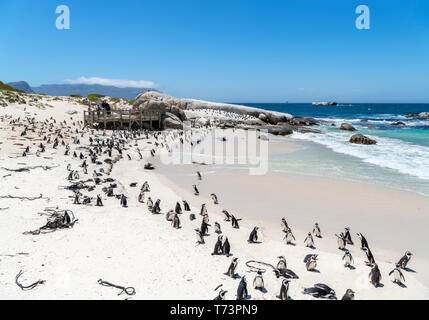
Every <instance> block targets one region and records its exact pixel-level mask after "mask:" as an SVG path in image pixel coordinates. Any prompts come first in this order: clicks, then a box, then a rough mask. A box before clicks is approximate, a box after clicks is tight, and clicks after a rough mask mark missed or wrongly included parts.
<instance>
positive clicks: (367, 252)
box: [363, 247, 375, 265]
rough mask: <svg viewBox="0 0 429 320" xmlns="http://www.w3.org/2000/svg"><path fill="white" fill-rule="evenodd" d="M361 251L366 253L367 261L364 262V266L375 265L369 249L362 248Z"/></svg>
mask: <svg viewBox="0 0 429 320" xmlns="http://www.w3.org/2000/svg"><path fill="white" fill-rule="evenodd" d="M363 251H364V252H365V253H366V257H367V259H368V261H366V264H367V265H371V264H374V263H375V259H374V256H373V255H372V252H371V250H369V248H368V247H366V248H363Z"/></svg>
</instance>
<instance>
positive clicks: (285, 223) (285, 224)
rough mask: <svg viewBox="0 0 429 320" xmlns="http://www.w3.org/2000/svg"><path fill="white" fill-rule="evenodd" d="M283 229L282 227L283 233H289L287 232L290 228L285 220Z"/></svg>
mask: <svg viewBox="0 0 429 320" xmlns="http://www.w3.org/2000/svg"><path fill="white" fill-rule="evenodd" d="M281 227H282V231H283V232H287V230H288V229H289V226H288V224H287V221H286V219H285V218H282V223H281Z"/></svg>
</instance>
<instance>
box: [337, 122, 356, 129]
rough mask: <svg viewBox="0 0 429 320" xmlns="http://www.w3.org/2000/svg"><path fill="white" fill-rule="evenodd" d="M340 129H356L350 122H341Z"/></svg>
mask: <svg viewBox="0 0 429 320" xmlns="http://www.w3.org/2000/svg"><path fill="white" fill-rule="evenodd" d="M340 129H341V130H347V131H356V128H355V127H353V126H352V125H351V124H349V123H343V124H341V127H340Z"/></svg>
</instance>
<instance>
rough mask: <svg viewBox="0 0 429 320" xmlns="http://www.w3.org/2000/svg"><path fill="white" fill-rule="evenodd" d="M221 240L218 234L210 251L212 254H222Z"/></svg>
mask: <svg viewBox="0 0 429 320" xmlns="http://www.w3.org/2000/svg"><path fill="white" fill-rule="evenodd" d="M222 240H223V237H222V236H219V237H218V238H217V241H216V244H215V247H214V250H213V252H212V256H214V255H220V254H222Z"/></svg>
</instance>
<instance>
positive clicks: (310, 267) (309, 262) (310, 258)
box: [304, 254, 317, 271]
mask: <svg viewBox="0 0 429 320" xmlns="http://www.w3.org/2000/svg"><path fill="white" fill-rule="evenodd" d="M304 262H305V267H306V269H307V271H314V270H315V269H316V267H317V254H310V255H307V256H306V257H305V259H304Z"/></svg>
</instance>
